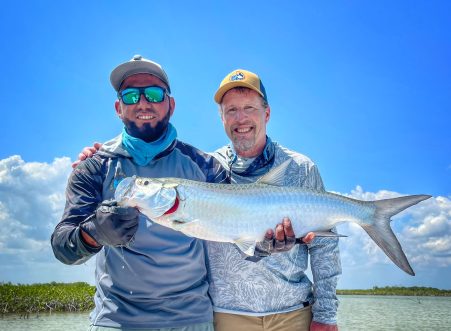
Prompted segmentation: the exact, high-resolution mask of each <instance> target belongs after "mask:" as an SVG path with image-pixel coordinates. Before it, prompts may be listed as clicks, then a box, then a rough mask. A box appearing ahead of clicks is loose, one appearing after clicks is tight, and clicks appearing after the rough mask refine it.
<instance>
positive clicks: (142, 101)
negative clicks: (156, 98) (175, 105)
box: [136, 93, 152, 109]
mask: <svg viewBox="0 0 451 331" xmlns="http://www.w3.org/2000/svg"><path fill="white" fill-rule="evenodd" d="M151 104H152V103H151V102H149V101H147V99H146V96H145V95H144V93H141V94H140V95H139V101H138V103H137V104H136V105H137V106H138V108H140V109H145V108H150V107H151Z"/></svg>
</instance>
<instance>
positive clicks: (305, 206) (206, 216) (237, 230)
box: [160, 178, 375, 242]
mask: <svg viewBox="0 0 451 331" xmlns="http://www.w3.org/2000/svg"><path fill="white" fill-rule="evenodd" d="M168 181H170V182H171V183H178V186H177V188H176V189H177V192H178V194H179V198H180V206H179V208H178V210H177V211H176V212H175V213H173V214H170V215H167V216H163V217H161V218H160V220H161V221H162V222H168V221H173V220H178V221H179V222H184V224H183V225H180V224H179V223H176V225H175V226H172V227H175V228H176V229H177V230H180V231H182V232H184V233H185V234H187V235H191V236H194V237H198V238H201V239H206V240H213V241H222V242H233V241H235V240H236V239H238V238H244V237H246V238H253V239H255V240H261V239H262V238H263V236H264V234H265V232H266V230H267V229H270V228H274V226H275V225H276V224H277V223H280V222H281V221H282V217H284V216H287V217H289V218H290V219H291V221H292V224H293V228H294V231H295V233H296V235H297V236H302V235H304V234H306V233H307V232H310V231H313V230H315V231H328V230H330V229H331V228H333V227H334V226H336V225H337V224H338V223H341V222H343V221H354V222H356V223H359V224H363V223H371V219H372V217H373V215H374V211H375V207H374V206H373V205H372V204H371V202H362V201H358V200H353V199H350V198H346V197H343V196H340V195H336V194H333V193H325V192H316V191H309V190H305V189H300V188H297V187H280V186H272V185H266V184H258V183H252V184H240V185H229V184H211V183H202V182H196V181H190V180H183V179H178V178H177V179H175V178H171V179H169V180H168ZM177 227H179V228H177Z"/></svg>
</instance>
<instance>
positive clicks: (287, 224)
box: [282, 217, 295, 237]
mask: <svg viewBox="0 0 451 331" xmlns="http://www.w3.org/2000/svg"><path fill="white" fill-rule="evenodd" d="M282 224H283V231H284V233H285V237H295V235H294V230H293V226H292V225H291V221H290V219H289V218H288V217H284V219H283V221H282Z"/></svg>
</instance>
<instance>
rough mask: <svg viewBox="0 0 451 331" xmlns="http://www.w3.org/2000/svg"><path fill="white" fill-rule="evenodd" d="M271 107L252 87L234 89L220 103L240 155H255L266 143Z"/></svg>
mask: <svg viewBox="0 0 451 331" xmlns="http://www.w3.org/2000/svg"><path fill="white" fill-rule="evenodd" d="M269 116H270V108H269V106H266V107H265V106H264V105H263V99H262V97H261V96H260V95H259V94H258V93H257V92H255V91H253V90H250V89H241V90H237V89H231V90H230V91H228V92H227V93H226V94H225V95H224V97H223V98H222V102H221V118H222V123H223V124H224V129H225V131H226V134H227V136H228V137H229V138H230V140H231V141H232V143H233V147H234V148H235V151H236V152H237V154H238V155H239V156H241V157H248V158H249V157H256V156H258V155H259V154H260V153H261V152H262V151H263V149H264V147H265V144H266V123H268V121H269Z"/></svg>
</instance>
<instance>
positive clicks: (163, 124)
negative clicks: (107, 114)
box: [123, 111, 171, 143]
mask: <svg viewBox="0 0 451 331" xmlns="http://www.w3.org/2000/svg"><path fill="white" fill-rule="evenodd" d="M170 117H171V114H170V111H168V112H167V114H166V115H165V116H164V118H162V119H161V120H160V121H158V122H157V124H156V125H155V127H152V126H151V125H150V124H149V123H145V124H144V125H143V126H141V127H137V126H136V123H135V122H133V121H130V120H128V119H124V120H123V122H124V125H125V129H126V130H127V133H128V134H129V135H131V136H132V137H135V138H139V139H141V140H144V141H145V142H146V143H149V142H152V141H155V140H158V139H159V138H160V137H161V136H162V135H163V134H164V133H165V132H166V130H167V128H168V123H169V119H170Z"/></svg>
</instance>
